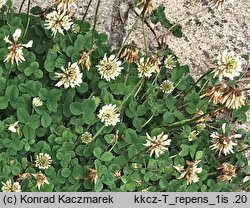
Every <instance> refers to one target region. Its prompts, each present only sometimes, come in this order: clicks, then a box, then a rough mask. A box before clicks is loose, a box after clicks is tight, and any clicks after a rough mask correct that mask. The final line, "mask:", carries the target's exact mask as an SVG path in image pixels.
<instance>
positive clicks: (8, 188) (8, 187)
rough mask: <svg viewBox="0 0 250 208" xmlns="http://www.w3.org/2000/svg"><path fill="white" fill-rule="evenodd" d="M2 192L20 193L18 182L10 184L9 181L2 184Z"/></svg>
mask: <svg viewBox="0 0 250 208" xmlns="http://www.w3.org/2000/svg"><path fill="white" fill-rule="evenodd" d="M2 184H3V186H2V191H3V192H21V186H20V184H19V183H18V182H14V183H12V182H11V180H8V181H6V182H5V183H4V182H2Z"/></svg>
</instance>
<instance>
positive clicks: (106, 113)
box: [97, 104, 120, 126]
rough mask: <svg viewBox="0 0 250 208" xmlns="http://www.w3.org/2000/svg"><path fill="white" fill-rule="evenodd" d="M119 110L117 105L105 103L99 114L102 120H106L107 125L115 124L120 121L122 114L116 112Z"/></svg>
mask: <svg viewBox="0 0 250 208" xmlns="http://www.w3.org/2000/svg"><path fill="white" fill-rule="evenodd" d="M117 110H118V109H117V107H116V105H112V104H109V105H105V106H103V107H102V108H101V109H100V111H99V114H98V115H97V116H98V117H99V118H100V119H101V121H102V122H104V125H105V126H110V125H112V126H115V125H116V124H117V123H118V122H120V118H119V117H120V114H119V113H116V111H117Z"/></svg>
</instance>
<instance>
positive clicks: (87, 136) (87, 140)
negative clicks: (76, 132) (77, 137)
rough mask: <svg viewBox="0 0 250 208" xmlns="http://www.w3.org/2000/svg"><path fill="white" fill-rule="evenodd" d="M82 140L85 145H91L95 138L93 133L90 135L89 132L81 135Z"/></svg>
mask: <svg viewBox="0 0 250 208" xmlns="http://www.w3.org/2000/svg"><path fill="white" fill-rule="evenodd" d="M81 140H82V142H83V143H85V144H89V143H90V142H92V140H93V136H92V134H91V133H89V132H88V131H86V132H84V133H83V134H82V135H81Z"/></svg>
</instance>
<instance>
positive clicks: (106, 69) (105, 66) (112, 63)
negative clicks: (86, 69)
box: [96, 54, 123, 81]
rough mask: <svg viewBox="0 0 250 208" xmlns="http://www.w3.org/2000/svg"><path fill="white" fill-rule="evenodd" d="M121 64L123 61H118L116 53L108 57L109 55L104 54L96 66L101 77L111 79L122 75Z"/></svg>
mask: <svg viewBox="0 0 250 208" xmlns="http://www.w3.org/2000/svg"><path fill="white" fill-rule="evenodd" d="M121 64H122V62H121V61H118V59H117V58H116V57H115V55H110V56H109V58H107V55H106V54H104V57H103V59H102V60H101V61H100V63H99V65H97V66H96V67H97V70H98V71H99V74H100V75H101V78H102V79H105V80H107V81H110V80H111V79H113V80H114V79H115V78H116V77H117V76H119V75H120V73H121V70H122V69H123V67H121Z"/></svg>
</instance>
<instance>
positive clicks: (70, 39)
mask: <svg viewBox="0 0 250 208" xmlns="http://www.w3.org/2000/svg"><path fill="white" fill-rule="evenodd" d="M67 36H68V38H69V41H70V42H71V44H74V42H73V40H72V38H71V37H70V34H69V32H68V31H67Z"/></svg>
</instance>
